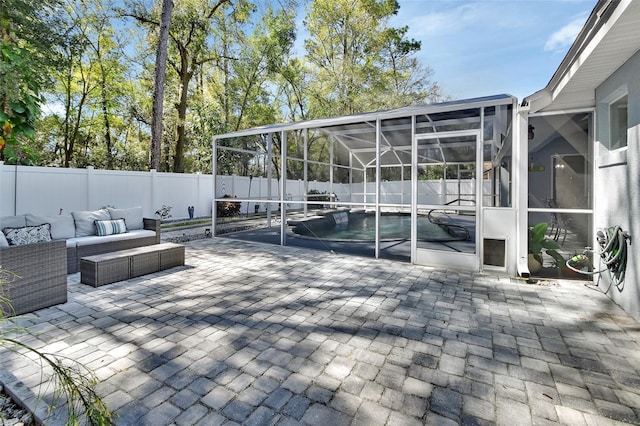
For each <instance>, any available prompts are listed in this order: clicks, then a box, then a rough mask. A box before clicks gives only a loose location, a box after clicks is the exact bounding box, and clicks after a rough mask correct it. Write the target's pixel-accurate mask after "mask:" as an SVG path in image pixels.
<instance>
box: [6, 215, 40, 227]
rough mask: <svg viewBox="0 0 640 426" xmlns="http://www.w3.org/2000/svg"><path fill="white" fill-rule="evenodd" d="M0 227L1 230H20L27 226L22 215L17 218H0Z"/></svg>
mask: <svg viewBox="0 0 640 426" xmlns="http://www.w3.org/2000/svg"><path fill="white" fill-rule="evenodd" d="M41 223H44V222H41ZM0 225H2V228H22V227H23V226H27V220H26V218H25V216H24V215H23V214H21V215H18V216H2V217H0ZM38 225H39V224H38Z"/></svg>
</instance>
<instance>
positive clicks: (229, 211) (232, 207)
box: [216, 194, 240, 217]
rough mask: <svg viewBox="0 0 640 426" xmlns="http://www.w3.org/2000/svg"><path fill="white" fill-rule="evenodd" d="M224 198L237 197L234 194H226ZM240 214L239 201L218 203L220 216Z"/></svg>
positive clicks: (217, 212)
mask: <svg viewBox="0 0 640 426" xmlns="http://www.w3.org/2000/svg"><path fill="white" fill-rule="evenodd" d="M222 198H236V197H234V196H233V195H229V194H225V195H223V196H222ZM239 214H240V202H239V201H218V202H217V203H216V215H217V216H218V217H230V216H237V215H239Z"/></svg>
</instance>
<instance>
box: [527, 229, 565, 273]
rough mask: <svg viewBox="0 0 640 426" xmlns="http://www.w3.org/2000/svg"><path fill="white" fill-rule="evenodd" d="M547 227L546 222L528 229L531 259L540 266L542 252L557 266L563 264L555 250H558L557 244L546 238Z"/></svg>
mask: <svg viewBox="0 0 640 426" xmlns="http://www.w3.org/2000/svg"><path fill="white" fill-rule="evenodd" d="M548 227H549V225H548V224H547V223H546V222H541V223H538V224H537V225H534V226H530V227H529V245H528V250H529V253H530V254H533V257H534V258H535V259H536V260H537V261H538V262H539V263H540V264H542V263H543V261H542V251H543V250H545V253H546V254H548V255H549V256H551V257H552V258H553V259H554V263H556V264H558V265H562V264H564V258H563V257H562V255H561V254H560V253H558V251H557V250H559V249H560V246H559V245H558V243H556V242H555V241H553V240H550V239H548V238H547V229H548Z"/></svg>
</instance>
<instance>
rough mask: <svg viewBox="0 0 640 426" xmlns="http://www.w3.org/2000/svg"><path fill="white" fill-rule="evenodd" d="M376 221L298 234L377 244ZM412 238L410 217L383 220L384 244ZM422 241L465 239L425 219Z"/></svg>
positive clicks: (422, 219)
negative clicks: (385, 241)
mask: <svg viewBox="0 0 640 426" xmlns="http://www.w3.org/2000/svg"><path fill="white" fill-rule="evenodd" d="M375 226H376V218H375V216H373V215H366V216H360V217H358V216H355V217H349V221H348V222H346V223H339V224H336V225H327V226H325V227H320V228H317V229H316V228H315V227H314V229H313V230H311V229H309V228H307V227H305V226H299V227H297V229H296V232H297V233H300V234H302V235H306V236H309V237H315V238H321V239H328V240H351V241H357V240H360V241H375V236H376V228H375ZM410 238H411V216H410V215H382V216H380V240H408V239H410ZM418 239H419V240H428V241H452V240H460V239H461V238H459V237H456V236H452V235H451V234H449V233H448V232H447V231H446V229H444V228H443V227H441V226H439V225H437V224H435V223H431V222H430V221H429V219H428V218H427V217H425V216H419V217H418Z"/></svg>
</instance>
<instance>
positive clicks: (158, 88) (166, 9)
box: [149, 0, 173, 170]
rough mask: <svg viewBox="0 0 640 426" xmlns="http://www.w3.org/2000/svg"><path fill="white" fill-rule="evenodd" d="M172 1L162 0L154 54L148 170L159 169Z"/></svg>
mask: <svg viewBox="0 0 640 426" xmlns="http://www.w3.org/2000/svg"><path fill="white" fill-rule="evenodd" d="M172 9H173V1H171V0H163V2H162V15H161V18H160V31H159V34H158V48H157V53H156V68H155V84H154V87H153V113H152V117H151V161H150V164H149V168H150V169H156V170H158V169H160V157H161V146H162V106H163V102H164V85H165V80H166V77H165V76H166V66H167V43H168V42H169V40H168V39H169V25H170V23H171V10H172Z"/></svg>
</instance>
